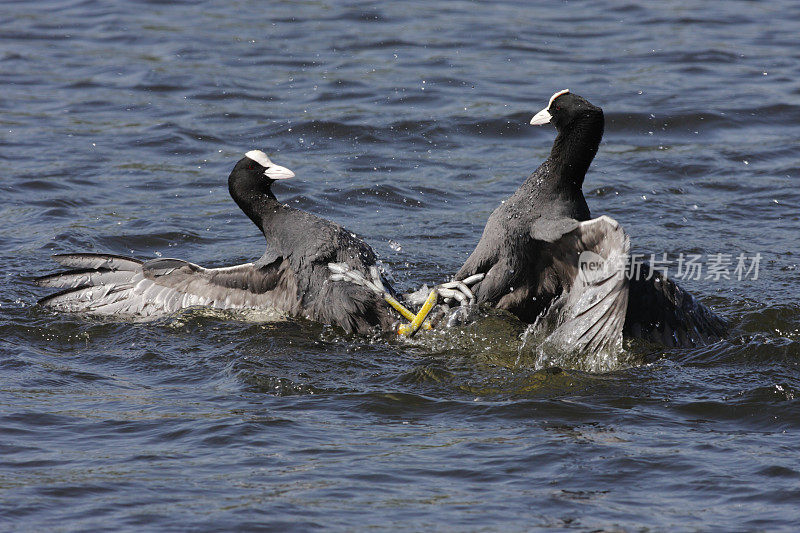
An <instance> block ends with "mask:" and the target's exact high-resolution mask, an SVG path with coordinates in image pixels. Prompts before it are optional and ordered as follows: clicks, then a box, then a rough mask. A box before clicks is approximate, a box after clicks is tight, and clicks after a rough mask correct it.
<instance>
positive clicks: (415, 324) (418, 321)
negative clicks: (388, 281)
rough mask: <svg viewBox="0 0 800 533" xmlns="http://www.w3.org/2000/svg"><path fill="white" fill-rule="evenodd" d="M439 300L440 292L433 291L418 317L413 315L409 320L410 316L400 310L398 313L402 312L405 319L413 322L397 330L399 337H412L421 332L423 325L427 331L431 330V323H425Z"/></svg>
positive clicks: (402, 325)
mask: <svg viewBox="0 0 800 533" xmlns="http://www.w3.org/2000/svg"><path fill="white" fill-rule="evenodd" d="M438 299H439V292H438V291H437V290H436V289H435V288H434V289H433V290H432V291H431V293H430V294H429V295H428V299H427V300H425V303H424V304H422V309H420V310H419V313H417V314H416V315H413V314H412V318H409V317H408V316H406V315H405V313H403V312H402V311H400V310H399V309H398V311H400V313H401V314H402V315H403V316H404V317H406V318H407V319H408V320H411V323H410V324H401V325H400V327H398V328H397V334H398V335H407V336H409V337H411V336H413V335H414V334H415V333H416V332H417V331H418V330H419V328H420V327H422V326H423V323H424V324H425V326H426V327H425V329H431V324H430V322H425V319H426V318H428V315H429V314H430V312H431V309H433V306H434V305H436V301H437V300H438ZM387 301H388V300H387ZM389 303H390V304H391V302H389ZM395 309H397V308H396V307H395ZM403 309H405V308H403ZM406 311H408V310H407V309H406Z"/></svg>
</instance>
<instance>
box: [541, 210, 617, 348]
mask: <svg viewBox="0 0 800 533" xmlns="http://www.w3.org/2000/svg"><path fill="white" fill-rule="evenodd" d="M563 227H564V228H566V229H569V227H573V228H574V229H572V230H569V231H567V232H566V233H564V234H563V235H562V236H561V237H560V238H558V239H556V240H554V241H553V242H552V243H551V244H550V245H549V246H548V252H549V253H550V254H551V256H552V257H553V265H552V268H553V270H554V271H555V275H556V276H557V277H558V278H559V279H560V280H561V283H562V285H563V286H564V292H563V293H562V294H561V295H560V296H559V297H558V298H556V299H555V300H554V301H553V303H552V304H551V305H550V307H549V308H548V310H547V311H546V312H545V313H544V314H543V315H542V316H541V317H539V319H538V320H537V321H536V325H535V326H534V327H535V328H539V329H540V330H546V333H547V338H546V339H545V340H544V343H543V345H544V346H545V347H550V348H558V349H559V350H562V351H563V350H566V351H569V352H570V353H571V354H573V355H577V354H596V353H600V352H606V353H613V352H615V351H618V350H619V349H620V348H621V347H622V326H623V324H624V322H625V314H626V308H627V304H628V278H627V276H626V275H625V273H626V260H627V255H628V248H629V241H628V236H627V235H626V234H625V232H624V231H623V230H622V227H621V226H620V225H619V223H617V221H616V220H614V219H612V218H610V217H607V216H602V217H600V218H596V219H593V220H588V221H586V222H580V223H576V224H568V225H564V226H563Z"/></svg>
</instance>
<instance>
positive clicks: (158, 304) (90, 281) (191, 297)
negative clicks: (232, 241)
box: [34, 254, 297, 318]
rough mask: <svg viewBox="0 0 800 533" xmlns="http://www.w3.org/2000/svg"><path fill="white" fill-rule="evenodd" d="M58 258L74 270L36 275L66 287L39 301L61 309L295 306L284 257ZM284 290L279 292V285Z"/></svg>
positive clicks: (145, 311)
mask: <svg viewBox="0 0 800 533" xmlns="http://www.w3.org/2000/svg"><path fill="white" fill-rule="evenodd" d="M54 259H55V260H56V261H57V262H59V263H60V264H62V265H64V266H68V267H72V268H73V270H68V271H66V272H59V273H56V274H50V275H47V276H42V277H39V278H36V279H35V280H34V281H35V283H37V284H38V285H40V286H43V287H56V288H62V289H65V290H63V291H61V292H58V293H55V294H52V295H50V296H47V297H45V298H42V299H41V300H40V301H39V304H40V305H43V306H47V307H52V308H55V309H58V310H60V311H69V312H84V313H89V314H95V315H117V316H135V317H142V318H147V317H153V316H157V315H162V314H167V313H173V312H175V311H178V310H180V309H185V308H189V307H196V306H203V307H214V308H217V309H247V308H278V309H281V310H284V311H290V312H291V311H292V310H293V309H292V306H293V305H294V306H296V305H297V303H296V300H297V298H296V284H295V286H294V287H292V284H293V283H294V281H293V276H291V275H290V274H289V275H284V274H286V272H285V271H284V264H283V262H281V261H280V260H278V261H275V262H274V263H272V264H270V265H267V266H264V267H261V268H259V267H256V266H255V265H253V264H252V263H246V264H243V265H238V266H233V267H226V268H203V267H201V266H198V265H195V264H193V263H189V262H187V261H182V260H180V259H166V258H165V259H154V260H151V261H147V262H141V261H139V260H136V259H132V258H127V257H121V256H114V255H106V254H63V255H56V256H54ZM278 288H280V289H282V290H276V289H278Z"/></svg>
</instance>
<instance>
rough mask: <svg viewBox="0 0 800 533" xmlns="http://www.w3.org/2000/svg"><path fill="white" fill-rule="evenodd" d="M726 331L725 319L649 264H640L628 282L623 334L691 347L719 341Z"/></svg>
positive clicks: (671, 344) (668, 344)
mask: <svg viewBox="0 0 800 533" xmlns="http://www.w3.org/2000/svg"><path fill="white" fill-rule="evenodd" d="M646 278H650V279H646ZM727 331H728V323H727V322H726V321H725V319H723V318H721V317H719V316H717V315H716V314H715V313H714V312H713V311H712V310H711V309H709V308H708V307H706V306H705V305H703V304H702V303H700V302H699V301H698V300H696V299H695V298H694V297H693V296H692V295H691V294H689V293H688V292H686V291H684V290H683V289H682V288H681V287H680V286H679V285H678V284H677V283H675V282H674V281H672V280H671V279H669V278H666V277H664V276H663V275H662V274H661V273H660V272H655V273H654V272H653V271H652V269H651V267H650V265H642V270H641V273H640V275H639V276H636V277H634V279H632V280H631V288H630V297H629V303H628V316H627V319H626V320H625V334H626V335H628V336H631V337H637V338H641V339H645V340H649V341H655V342H659V343H661V344H665V345H666V346H671V347H682V348H691V347H694V346H700V345H704V344H708V343H709V342H714V341H716V340H718V339H721V338H722V337H724V336H725V334H726V333H727Z"/></svg>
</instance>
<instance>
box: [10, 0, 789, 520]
mask: <svg viewBox="0 0 800 533" xmlns="http://www.w3.org/2000/svg"><path fill="white" fill-rule="evenodd" d="M541 4H542V5H540V6H538V7H533V6H532V5H531V6H527V5H526V4H523V3H521V2H459V1H452V2H450V1H448V2H438V3H437V2H357V1H350V2H346V1H326V0H321V1H309V2H298V3H295V2H268V3H267V2H252V1H246V0H243V1H235V2H163V3H162V2H156V1H152V2H144V1H128V2H88V1H58V2H54V1H41V2H27V1H14V0H6V1H4V2H3V3H2V4H0V39H1V40H0V84H2V93H1V94H0V126H1V127H0V190H1V191H2V196H3V201H2V203H0V253H1V254H2V257H3V265H4V268H3V271H2V291H0V530H16V531H23V530H30V531H43V530H98V529H108V530H115V531H119V530H141V529H153V530H162V531H163V530H189V529H190V530H231V531H232V530H246V529H258V528H265V529H272V530H289V529H297V530H314V529H321V528H332V529H347V530H361V529H378V530H396V529H402V530H430V529H442V530H475V531H494V530H497V531H500V530H502V531H507V530H511V531H521V530H528V529H531V528H537V527H546V528H555V529H559V528H563V529H578V530H595V529H603V530H619V529H621V530H639V529H650V530H675V529H681V530H693V529H704V530H705V529H717V530H722V531H728V530H759V529H764V530H780V529H783V530H787V531H790V530H793V529H794V528H795V527H796V525H797V523H798V521H800V505H798V502H800V466H798V457H800V436H798V430H800V403H798V402H799V401H800V400H798V399H797V396H798V391H800V369H798V362H800V307H799V306H798V300H799V299H800V288H798V281H800V270H798V264H799V263H800V257H798V254H800V248H799V247H798V232H799V230H800V209H799V208H798V205H799V204H800V192H798V183H799V182H798V180H799V179H800V171H798V168H800V141H798V139H800V48H798V46H797V44H798V42H797V35H798V28H800V7H798V4H797V3H796V2H793V1H790V0H777V1H773V2H742V1H730V2H715V3H704V7H687V5H686V3H685V2H677V1H675V2H672V1H666V2H659V3H657V4H651V5H650V7H644V6H641V5H639V3H635V2H614V1H610V0H607V1H599V2H568V3H560V2H548V3H544V2H542V3H541ZM523 6H527V7H523ZM565 87H568V88H570V89H571V90H572V91H573V92H576V93H578V94H581V95H583V96H585V97H586V98H588V99H589V100H591V101H592V102H593V103H595V104H597V105H600V106H602V107H603V109H604V110H605V113H606V134H605V138H604V141H603V144H602V145H601V147H600V151H599V153H598V156H597V158H596V159H595V162H594V164H593V166H592V168H591V170H590V172H589V174H588V175H587V178H586V183H585V191H586V192H587V198H588V202H589V205H590V207H591V209H592V212H593V214H595V215H600V214H609V215H611V216H613V217H614V218H616V219H617V220H619V221H620V222H621V223H622V224H623V226H624V227H625V228H626V230H627V231H628V232H629V233H630V235H631V239H632V242H633V247H634V248H635V249H636V250H639V251H641V252H643V253H647V254H650V253H656V254H661V253H668V254H669V255H670V256H671V257H675V256H678V255H679V254H681V253H684V254H704V255H708V254H717V253H725V254H732V255H733V256H736V255H738V254H741V253H744V254H748V255H749V256H752V255H754V254H756V253H760V254H761V256H762V261H761V263H760V271H759V276H758V279H755V280H754V279H744V280H741V281H739V280H737V279H735V278H734V279H729V280H725V279H720V280H717V281H715V280H713V279H699V280H687V281H684V282H683V285H684V286H685V287H686V288H688V289H690V290H691V291H692V292H693V293H695V294H697V295H698V296H699V297H701V298H702V300H703V301H704V302H705V303H706V304H708V305H711V306H713V307H714V308H715V309H716V310H717V311H718V312H719V313H721V314H723V315H724V316H726V317H728V318H729V319H731V320H732V322H733V323H734V325H735V326H734V329H733V332H732V334H731V336H730V337H729V338H727V339H725V340H722V341H720V342H717V343H716V344H713V345H711V346H707V347H704V348H700V349H691V350H687V349H672V350H664V349H661V348H659V347H658V346H653V345H645V344H642V343H630V344H629V345H628V346H627V348H626V350H627V353H628V354H630V355H632V356H634V357H635V358H636V359H638V360H640V361H644V362H645V363H644V364H641V365H636V366H632V367H629V368H625V369H620V370H617V371H614V372H610V373H605V374H589V373H582V372H579V371H576V370H570V369H567V368H565V369H547V370H539V371H536V370H535V369H534V367H533V366H532V365H531V364H529V362H528V361H527V360H526V359H525V358H521V357H519V353H518V346H519V342H520V341H519V335H520V333H521V329H520V327H519V325H518V324H515V323H513V322H511V321H508V320H501V319H487V320H485V321H483V322H481V323H479V324H477V325H476V326H474V327H472V328H468V329H466V330H463V331H457V332H454V333H453V334H452V336H449V337H448V336H447V335H440V336H438V337H437V336H431V337H429V338H427V339H425V338H421V339H419V340H416V341H413V342H402V341H399V340H394V339H387V338H377V339H368V338H360V337H350V336H345V335H343V334H342V333H341V332H339V331H337V330H334V329H331V328H326V327H323V326H320V325H316V324H312V323H307V322H303V321H284V322H277V323H264V322H263V321H258V320H254V319H253V317H242V316H226V315H219V314H209V313H200V312H191V313H188V314H185V315H182V316H178V317H171V318H167V319H163V320H161V321H158V322H155V323H150V324H128V323H114V322H102V321H97V320H87V319H82V318H80V317H75V316H58V315H55V314H52V313H50V312H47V311H44V310H42V309H40V308H37V307H36V306H35V305H34V304H35V302H36V300H37V298H38V297H41V296H42V295H43V294H44V292H43V291H42V290H41V289H38V288H36V287H33V286H32V285H31V284H30V283H29V282H28V281H26V276H31V275H38V274H42V273H45V272H48V271H51V270H52V269H53V266H54V265H53V263H52V262H51V261H50V259H49V256H50V255H51V254H52V253H58V252H75V251H103V252H113V253H117V254H130V255H135V256H137V257H140V258H150V257H155V256H164V257H180V258H186V259H190V260H192V261H194V262H197V263H199V264H202V265H207V266H218V265H225V264H232V263H236V262H244V261H249V260H252V259H254V258H257V257H258V256H259V255H260V254H261V252H262V250H263V238H262V237H261V236H260V235H259V234H258V232H257V230H256V228H255V227H253V226H252V224H251V223H250V222H249V220H248V219H247V218H246V217H245V216H244V215H243V214H241V213H240V212H239V210H238V209H237V208H236V206H235V204H234V203H233V202H232V201H231V200H230V198H229V196H228V193H227V188H226V178H227V175H228V172H229V171H230V168H231V167H232V165H233V164H234V163H235V161H236V160H238V159H239V158H240V157H241V154H242V153H243V152H245V151H247V150H250V149H253V148H261V149H265V150H267V151H268V152H269V153H270V154H272V155H273V156H274V157H273V159H274V160H275V161H276V162H277V163H279V164H282V165H285V166H287V167H289V168H291V169H293V170H294V171H295V172H296V174H297V178H296V179H294V180H291V181H289V182H285V183H280V184H279V185H277V186H276V187H275V192H276V193H277V195H278V197H279V198H281V199H282V200H284V201H286V202H289V203H290V204H291V205H295V206H297V207H299V208H301V209H305V210H308V211H311V212H314V213H316V214H319V215H322V216H324V217H326V218H329V219H332V220H335V221H337V222H339V223H341V224H343V225H345V226H346V227H348V228H349V229H351V230H352V231H354V232H356V233H358V234H360V235H362V236H363V237H364V238H365V239H366V240H367V241H368V242H369V243H370V244H372V246H373V247H374V248H375V249H376V251H377V252H378V253H379V255H380V256H381V257H382V259H383V260H384V262H385V263H386V264H387V265H388V266H389V267H391V269H392V271H393V273H394V278H395V282H396V284H397V285H398V286H399V287H400V288H404V289H405V288H412V287H415V286H418V285H419V284H421V283H423V282H427V283H431V282H439V281H442V280H444V279H445V278H446V277H447V276H448V275H451V274H452V273H453V272H455V271H456V270H457V268H458V267H459V266H460V265H461V263H462V262H463V260H464V259H465V258H466V256H467V255H468V253H469V252H470V251H471V250H472V248H473V246H474V245H475V243H476V242H477V239H478V237H479V235H480V232H481V230H482V228H483V224H484V222H485V221H486V218H487V216H488V215H489V213H490V212H491V211H492V209H493V208H494V207H495V206H496V205H498V203H499V202H500V201H501V200H502V199H503V198H504V197H506V196H508V195H509V194H511V193H512V192H513V191H514V190H515V189H516V187H517V186H518V185H519V184H520V183H521V182H522V180H523V179H524V178H525V177H526V176H527V175H528V174H529V173H530V172H531V171H533V169H534V168H535V167H536V166H537V165H538V164H539V163H540V162H541V161H542V160H543V159H544V158H545V157H546V155H547V153H548V152H549V149H550V146H551V143H552V140H553V138H554V136H555V132H554V130H553V128H552V127H549V126H548V127H540V128H534V127H531V126H529V125H527V121H528V120H529V119H530V117H531V115H532V113H534V112H536V111H538V110H539V109H541V108H542V107H544V106H545V105H546V103H547V99H548V98H549V96H550V95H551V94H552V93H553V92H555V91H556V90H559V89H563V88H565Z"/></svg>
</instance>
